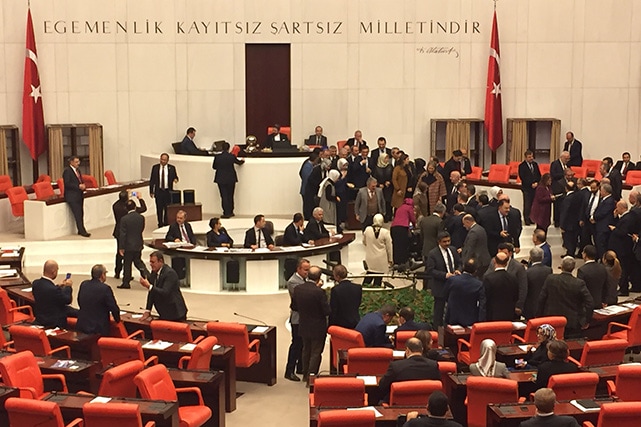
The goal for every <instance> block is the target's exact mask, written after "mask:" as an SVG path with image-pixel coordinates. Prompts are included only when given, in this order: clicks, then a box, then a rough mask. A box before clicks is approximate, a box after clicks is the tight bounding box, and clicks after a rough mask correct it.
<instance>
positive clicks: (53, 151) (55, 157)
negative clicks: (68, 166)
mask: <svg viewBox="0 0 641 427" xmlns="http://www.w3.org/2000/svg"><path fill="white" fill-rule="evenodd" d="M47 134H48V137H49V176H51V179H52V180H53V181H55V180H57V179H58V178H62V171H63V169H64V168H65V159H64V151H63V148H62V128H61V127H60V126H49V127H47Z"/></svg>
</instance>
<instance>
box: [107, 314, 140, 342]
mask: <svg viewBox="0 0 641 427" xmlns="http://www.w3.org/2000/svg"><path fill="white" fill-rule="evenodd" d="M109 336H111V337H114V338H133V337H136V336H139V337H140V339H143V340H144V339H145V331H143V330H142V329H138V330H137V331H134V332H132V333H131V334H129V333H127V329H126V328H125V325H124V323H123V322H114V320H113V319H111V321H110V322H109Z"/></svg>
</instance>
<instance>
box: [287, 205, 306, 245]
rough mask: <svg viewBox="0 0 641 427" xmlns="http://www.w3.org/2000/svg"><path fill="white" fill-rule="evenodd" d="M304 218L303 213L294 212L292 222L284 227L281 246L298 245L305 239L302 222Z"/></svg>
mask: <svg viewBox="0 0 641 427" xmlns="http://www.w3.org/2000/svg"><path fill="white" fill-rule="evenodd" d="M304 222H305V219H304V218H303V214H302V213H300V212H296V213H295V214H294V218H293V219H292V223H291V224H289V225H288V226H287V227H286V228H285V234H284V235H283V246H300V245H302V244H303V242H305V243H307V242H306V241H305V233H304V232H305V229H304V228H303V224H304Z"/></svg>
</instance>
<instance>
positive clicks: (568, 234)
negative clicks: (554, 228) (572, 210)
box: [563, 230, 579, 256]
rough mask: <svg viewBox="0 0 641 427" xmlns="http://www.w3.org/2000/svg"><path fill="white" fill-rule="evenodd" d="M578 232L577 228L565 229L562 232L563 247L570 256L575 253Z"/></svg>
mask: <svg viewBox="0 0 641 427" xmlns="http://www.w3.org/2000/svg"><path fill="white" fill-rule="evenodd" d="M578 234H579V232H578V230H565V231H564V232H563V247H564V248H565V251H566V253H567V254H570V255H572V256H574V255H575V254H576V245H577V239H578V237H579V236H578Z"/></svg>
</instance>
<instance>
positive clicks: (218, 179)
mask: <svg viewBox="0 0 641 427" xmlns="http://www.w3.org/2000/svg"><path fill="white" fill-rule="evenodd" d="M243 163H245V161H244V160H240V159H238V157H236V156H234V155H233V154H231V153H229V152H227V151H223V152H222V153H220V154H218V155H216V156H215V157H214V162H213V163H212V165H211V167H212V169H214V170H215V171H216V176H215V177H214V182H215V183H216V184H220V185H229V184H233V183H235V182H238V176H237V175H236V168H234V165H242V164H243Z"/></svg>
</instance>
